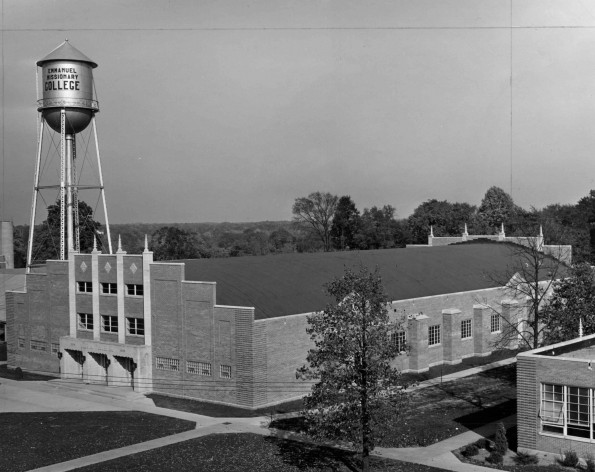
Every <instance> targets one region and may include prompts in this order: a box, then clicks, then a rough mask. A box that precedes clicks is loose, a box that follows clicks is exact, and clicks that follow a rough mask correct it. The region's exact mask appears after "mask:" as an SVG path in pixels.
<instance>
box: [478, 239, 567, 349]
mask: <svg viewBox="0 0 595 472" xmlns="http://www.w3.org/2000/svg"><path fill="white" fill-rule="evenodd" d="M529 234H534V233H529ZM509 247H510V264H509V265H508V268H507V270H506V271H504V272H502V273H497V274H488V277H489V278H490V279H491V280H492V281H493V282H494V284H495V285H498V286H501V287H503V288H504V291H505V293H506V294H507V295H508V297H509V299H513V300H514V299H516V300H519V299H520V300H523V301H524V300H526V303H527V309H526V310H525V312H524V313H525V314H524V316H521V317H520V318H518V319H508V318H507V317H506V316H503V312H502V310H501V309H499V308H498V307H490V308H491V309H492V310H493V311H494V312H495V313H496V314H498V315H499V319H500V323H501V325H503V326H501V331H502V333H501V335H500V338H499V339H498V341H497V343H496V344H497V347H508V346H510V344H511V343H514V342H516V341H517V340H518V344H519V348H521V349H535V348H537V347H539V346H541V345H542V344H543V343H544V338H545V335H546V332H547V330H548V326H547V325H546V324H544V315H543V310H544V309H545V306H546V302H547V299H548V297H549V293H550V291H551V289H552V287H553V285H554V282H555V281H556V280H557V279H558V278H559V277H563V276H564V275H565V273H566V266H565V264H564V263H563V262H561V261H560V260H559V259H557V258H555V257H552V256H550V255H546V254H545V253H544V252H543V249H542V244H541V239H540V238H537V237H534V236H525V237H519V238H518V244H510V245H509ZM500 308H501V307H500Z"/></svg>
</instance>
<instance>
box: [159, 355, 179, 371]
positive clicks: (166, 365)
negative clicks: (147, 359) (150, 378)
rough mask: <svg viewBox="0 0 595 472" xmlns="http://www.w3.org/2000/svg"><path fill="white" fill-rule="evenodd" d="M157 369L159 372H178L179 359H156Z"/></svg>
mask: <svg viewBox="0 0 595 472" xmlns="http://www.w3.org/2000/svg"><path fill="white" fill-rule="evenodd" d="M155 362H156V365H157V369H159V370H175V371H179V370H180V359H171V358H170V357H157V359H156V361H155Z"/></svg>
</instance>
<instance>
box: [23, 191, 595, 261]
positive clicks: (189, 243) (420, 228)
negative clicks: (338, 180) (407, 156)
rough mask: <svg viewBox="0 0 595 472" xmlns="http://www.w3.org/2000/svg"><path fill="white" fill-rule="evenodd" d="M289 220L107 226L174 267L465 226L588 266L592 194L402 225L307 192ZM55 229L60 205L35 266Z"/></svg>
mask: <svg viewBox="0 0 595 472" xmlns="http://www.w3.org/2000/svg"><path fill="white" fill-rule="evenodd" d="M288 213H289V209H288ZM79 215H80V218H81V227H80V235H81V236H80V241H81V242H80V244H81V251H82V252H89V251H90V250H91V249H92V247H93V244H94V243H93V240H94V239H95V238H96V239H97V245H98V249H99V250H102V251H103V252H104V253H105V252H107V243H106V242H107V235H106V234H105V228H104V227H103V226H102V225H101V224H100V223H99V222H96V221H94V220H93V214H92V211H91V209H90V207H89V206H88V205H86V204H85V203H84V202H80V204H79ZM81 215H82V216H81ZM291 215H292V220H287V221H261V222H247V223H227V222H226V223H175V224H159V223H129V224H112V225H110V230H111V240H112V245H113V250H114V251H115V250H116V249H117V246H118V238H120V239H121V242H122V248H123V249H124V250H125V251H127V252H128V253H129V254H134V253H140V252H142V251H143V250H144V247H145V235H147V237H148V244H149V249H150V250H151V251H153V252H154V257H155V260H176V259H190V258H213V257H239V256H262V255H268V254H280V253H290V252H316V251H345V250H367V249H384V248H394V247H405V245H407V244H426V243H427V238H428V235H429V233H430V229H432V230H433V233H434V235H435V236H459V235H461V234H462V232H463V231H464V228H465V225H467V229H468V231H469V233H470V234H495V233H497V232H498V231H499V230H500V227H501V225H502V224H504V227H505V230H506V234H507V236H515V235H516V236H528V235H532V236H535V235H537V234H538V232H539V228H540V227H542V228H543V232H544V236H545V240H546V242H547V244H571V245H572V246H573V260H574V261H577V262H578V261H589V262H591V263H593V262H595V245H594V244H593V241H595V229H594V228H595V190H591V191H590V192H589V194H588V195H587V196H585V197H583V198H581V199H580V200H579V201H578V202H577V203H576V204H566V205H561V204H552V205H548V206H546V207H545V208H543V209H536V208H530V209H524V208H521V207H519V206H517V205H516V204H515V203H514V202H513V200H512V198H511V197H510V195H508V194H507V193H506V192H505V191H504V190H502V189H500V188H498V187H491V188H490V189H488V190H487V192H486V193H485V195H484V198H483V199H482V200H481V202H480V204H479V205H478V206H476V205H472V204H469V203H458V202H457V203H452V202H448V201H446V200H436V199H430V200H427V201H425V202H423V203H421V204H420V205H419V206H418V207H417V208H416V209H415V210H414V211H413V213H412V214H411V215H409V216H408V217H407V218H401V219H399V218H397V215H396V213H395V209H394V207H392V206H391V205H383V206H382V207H376V206H373V207H371V208H364V209H363V211H360V210H359V209H358V208H357V206H356V203H355V202H354V201H353V200H352V199H351V197H349V196H342V197H339V196H336V195H332V194H330V193H323V192H314V193H312V194H310V195H308V196H306V197H299V198H296V199H295V203H294V205H293V208H292V209H291ZM59 227H60V225H59V205H58V204H55V205H50V206H49V207H48V217H47V220H46V221H44V222H43V223H42V224H40V225H39V226H38V227H36V233H35V235H36V236H35V241H34V244H33V260H34V262H37V263H40V262H43V261H45V260H48V259H56V258H58V247H59V240H60V237H59V234H60V233H59V231H60V230H59ZM28 232H29V229H28V226H26V225H21V226H16V227H15V230H14V242H15V267H24V265H25V263H26V254H27V240H28Z"/></svg>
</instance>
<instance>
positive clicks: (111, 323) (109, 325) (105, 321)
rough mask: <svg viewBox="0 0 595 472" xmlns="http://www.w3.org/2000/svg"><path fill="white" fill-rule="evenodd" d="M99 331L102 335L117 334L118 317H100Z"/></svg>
mask: <svg viewBox="0 0 595 472" xmlns="http://www.w3.org/2000/svg"><path fill="white" fill-rule="evenodd" d="M101 331H103V332H104V333H117V332H118V317H117V316H110V315H101Z"/></svg>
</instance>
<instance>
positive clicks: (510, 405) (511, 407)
mask: <svg viewBox="0 0 595 472" xmlns="http://www.w3.org/2000/svg"><path fill="white" fill-rule="evenodd" d="M515 413H516V400H514V399H511V400H507V401H505V402H503V403H499V404H498V405H495V406H491V407H489V408H482V409H481V410H479V411H476V412H473V413H469V414H468V415H464V416H459V417H458V418H455V419H454V421H456V422H457V423H459V424H461V425H462V426H464V427H465V428H467V429H470V430H473V429H477V428H479V427H481V426H484V425H486V424H488V423H492V422H494V421H498V420H501V419H502V418H506V417H507V416H510V415H514V414H515Z"/></svg>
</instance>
